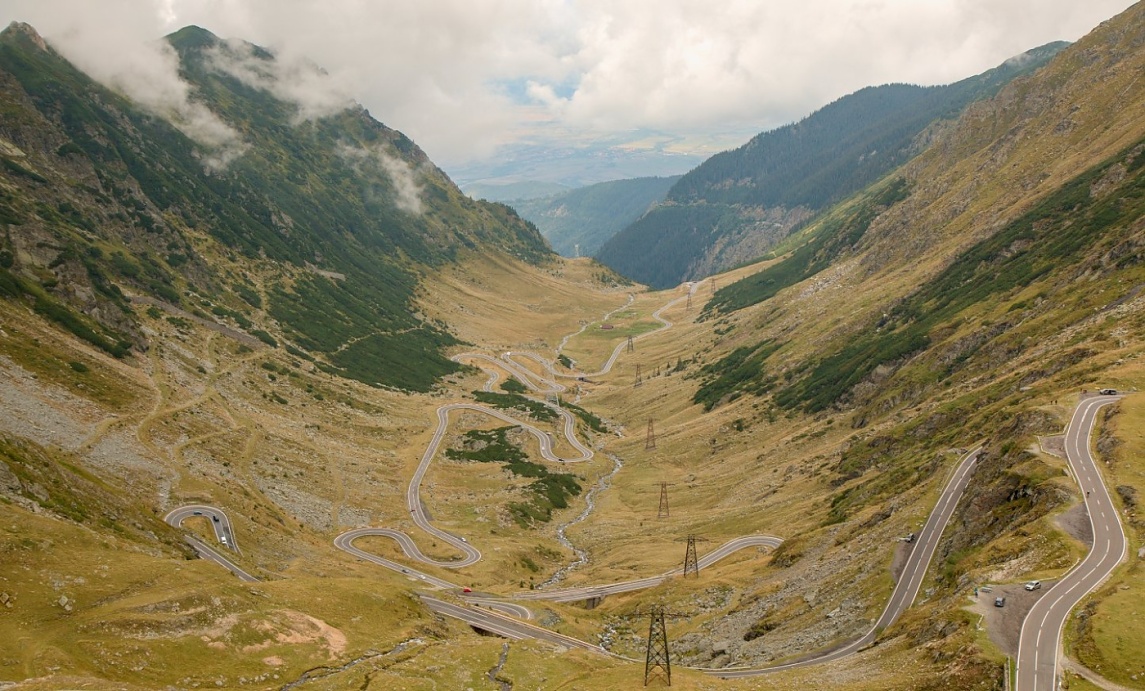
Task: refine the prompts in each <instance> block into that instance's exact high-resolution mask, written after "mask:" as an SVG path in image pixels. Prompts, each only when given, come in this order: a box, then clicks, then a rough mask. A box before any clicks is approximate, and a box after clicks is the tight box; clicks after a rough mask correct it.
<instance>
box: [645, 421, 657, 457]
mask: <svg viewBox="0 0 1145 691" xmlns="http://www.w3.org/2000/svg"><path fill="white" fill-rule="evenodd" d="M654 448H656V430H655V429H654V428H653V427H652V418H648V436H647V437H646V438H645V439H644V450H645V451H647V450H649V449H654Z"/></svg>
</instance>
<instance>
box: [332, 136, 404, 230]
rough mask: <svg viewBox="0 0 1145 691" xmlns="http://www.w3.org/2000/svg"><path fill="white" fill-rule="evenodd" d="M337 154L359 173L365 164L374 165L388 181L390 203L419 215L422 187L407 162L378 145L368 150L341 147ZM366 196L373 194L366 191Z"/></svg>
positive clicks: (355, 147) (371, 191)
mask: <svg viewBox="0 0 1145 691" xmlns="http://www.w3.org/2000/svg"><path fill="white" fill-rule="evenodd" d="M339 153H340V154H341V155H342V157H343V158H345V159H347V160H348V161H350V162H351V165H353V166H354V167H355V168H356V169H358V170H359V171H361V169H362V167H363V166H364V165H365V164H367V163H376V164H377V165H378V166H379V168H380V169H381V170H382V171H383V172H385V174H386V176H387V177H389V179H390V184H391V185H392V187H393V197H392V199H391V201H392V202H393V203H394V206H396V207H397V208H399V209H401V210H402V211H405V212H406V213H409V214H413V215H414V216H420V215H421V211H422V203H421V190H422V186H421V184H420V183H419V182H418V177H419V176H420V172H419V171H418V170H417V169H415V168H414V167H413V166H412V165H410V164H409V162H407V161H405V160H404V159H401V158H398V157H397V156H393V155H391V154H389V153H388V152H386V150H385V149H384V148H383V147H382V146H380V145H379V146H374V147H372V148H370V149H363V148H361V147H357V146H349V145H347V146H343V147H342V149H341V150H340V152H339ZM366 194H367V195H374V194H375V192H374V191H373V190H370V189H368V190H367V191H366Z"/></svg>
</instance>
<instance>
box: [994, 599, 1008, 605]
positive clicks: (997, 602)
mask: <svg viewBox="0 0 1145 691" xmlns="http://www.w3.org/2000/svg"><path fill="white" fill-rule="evenodd" d="M994 606H995V607H1005V606H1006V598H1004V597H996V598H994Z"/></svg>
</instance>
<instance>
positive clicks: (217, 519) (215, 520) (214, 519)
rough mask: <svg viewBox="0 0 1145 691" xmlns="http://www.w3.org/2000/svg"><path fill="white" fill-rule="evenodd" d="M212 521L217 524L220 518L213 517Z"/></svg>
mask: <svg viewBox="0 0 1145 691" xmlns="http://www.w3.org/2000/svg"><path fill="white" fill-rule="evenodd" d="M211 520H212V521H214V522H215V523H218V522H219V517H218V516H211Z"/></svg>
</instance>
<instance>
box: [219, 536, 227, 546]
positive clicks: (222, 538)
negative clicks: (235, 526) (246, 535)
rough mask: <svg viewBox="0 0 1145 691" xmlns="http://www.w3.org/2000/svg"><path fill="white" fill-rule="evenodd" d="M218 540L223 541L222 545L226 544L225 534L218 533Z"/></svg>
mask: <svg viewBox="0 0 1145 691" xmlns="http://www.w3.org/2000/svg"><path fill="white" fill-rule="evenodd" d="M219 542H221V543H223V544H224V545H225V544H227V536H226V535H220V536H219Z"/></svg>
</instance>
